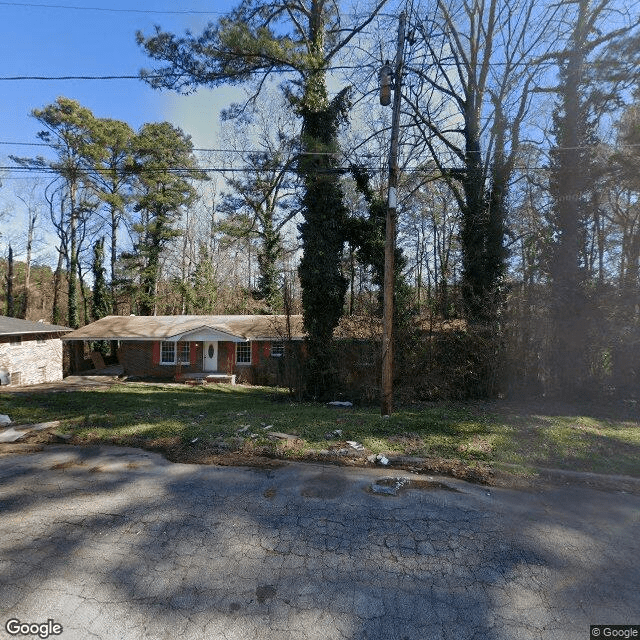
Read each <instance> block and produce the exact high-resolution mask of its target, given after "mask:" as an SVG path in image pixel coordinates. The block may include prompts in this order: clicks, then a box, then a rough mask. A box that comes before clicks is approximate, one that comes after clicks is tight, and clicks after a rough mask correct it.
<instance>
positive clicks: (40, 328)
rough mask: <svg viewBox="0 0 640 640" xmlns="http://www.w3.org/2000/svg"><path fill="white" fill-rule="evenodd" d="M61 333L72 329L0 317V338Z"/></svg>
mask: <svg viewBox="0 0 640 640" xmlns="http://www.w3.org/2000/svg"><path fill="white" fill-rule="evenodd" d="M63 331H65V332H67V331H72V329H69V327H61V326H59V325H56V324H47V323H45V322H33V321H32V320H21V319H20V318H8V317H7V316H0V336H16V335H23V334H26V333H61V332H63Z"/></svg>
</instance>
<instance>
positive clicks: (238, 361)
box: [64, 315, 379, 384]
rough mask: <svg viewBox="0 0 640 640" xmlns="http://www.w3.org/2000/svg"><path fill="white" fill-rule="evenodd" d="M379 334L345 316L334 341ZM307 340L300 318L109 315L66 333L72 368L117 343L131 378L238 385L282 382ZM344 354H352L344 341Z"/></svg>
mask: <svg viewBox="0 0 640 640" xmlns="http://www.w3.org/2000/svg"><path fill="white" fill-rule="evenodd" d="M367 322H369V321H367ZM376 333H378V335H379V327H377V328H376V327H374V328H373V329H371V328H370V327H369V326H368V325H365V324H364V323H362V322H358V321H357V320H355V319H353V318H351V319H348V318H344V319H343V321H342V322H341V325H340V326H339V327H338V328H337V329H336V332H335V337H336V338H342V339H347V340H350V341H351V342H354V341H357V342H359V343H360V344H362V343H368V344H371V338H373V341H374V342H375V341H376V337H375V334H376ZM304 338H305V332H304V329H303V319H302V316H301V315H291V316H285V315H251V316H247V315H216V316H204V315H198V316H196V315H184V316H135V315H132V316H107V317H105V318H102V319H101V320H98V321H96V322H93V323H91V324H88V325H86V326H84V327H81V328H80V329H77V330H75V331H73V332H71V333H68V334H67V335H65V336H64V342H65V343H66V344H67V345H69V347H70V350H71V351H72V354H71V358H70V359H71V362H72V369H73V363H74V362H75V363H76V365H77V364H78V363H80V362H82V361H83V360H84V355H83V354H85V353H86V346H87V345H89V344H90V343H91V342H95V341H102V340H106V341H111V342H113V341H117V345H118V348H117V354H118V362H119V364H120V365H121V366H122V367H123V370H124V374H125V375H127V376H130V377H131V376H136V377H141V378H164V379H176V380H181V379H186V380H188V379H190V378H196V379H197V378H209V379H210V380H225V379H227V380H229V379H230V378H231V376H235V378H237V380H238V381H239V382H240V381H242V382H249V383H255V382H258V383H260V384H271V383H277V382H280V383H282V375H283V371H282V369H283V365H284V362H283V361H284V358H283V356H284V355H285V353H289V352H293V351H294V350H295V352H296V353H297V354H301V353H303V352H304ZM342 350H343V351H344V353H345V354H346V353H347V352H348V348H347V346H346V342H345V345H344V348H343V349H342ZM377 350H378V349H377V347H375V351H376V352H377ZM360 352H361V349H359V350H358V353H359V354H360ZM74 353H75V356H74ZM356 359H357V360H359V362H360V364H358V365H357V366H361V365H366V366H370V364H371V363H370V357H368V356H367V358H365V360H366V363H365V362H364V361H363V359H362V357H361V355H357V356H355V357H354V360H356ZM290 362H291V359H289V363H290ZM289 366H291V364H289ZM76 369H77V366H76Z"/></svg>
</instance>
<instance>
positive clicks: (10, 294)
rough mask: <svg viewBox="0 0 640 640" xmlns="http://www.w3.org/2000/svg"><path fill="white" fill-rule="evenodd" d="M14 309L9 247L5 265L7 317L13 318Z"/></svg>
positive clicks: (11, 252)
mask: <svg viewBox="0 0 640 640" xmlns="http://www.w3.org/2000/svg"><path fill="white" fill-rule="evenodd" d="M14 314H15V309H14V305H13V248H12V247H11V245H9V258H8V264H7V317H9V318H13V316H14Z"/></svg>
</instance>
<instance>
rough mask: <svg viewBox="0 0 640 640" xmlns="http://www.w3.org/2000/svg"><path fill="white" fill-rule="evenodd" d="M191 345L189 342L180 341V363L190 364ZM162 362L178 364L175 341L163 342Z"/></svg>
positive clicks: (161, 345) (161, 349)
mask: <svg viewBox="0 0 640 640" xmlns="http://www.w3.org/2000/svg"><path fill="white" fill-rule="evenodd" d="M190 346H191V343H189V342H179V343H178V356H179V358H180V364H189V363H190V362H191V360H190V355H191V349H190ZM160 364H176V343H175V342H162V343H161V344H160Z"/></svg>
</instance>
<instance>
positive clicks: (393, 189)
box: [380, 11, 406, 416]
mask: <svg viewBox="0 0 640 640" xmlns="http://www.w3.org/2000/svg"><path fill="white" fill-rule="evenodd" d="M405 20H406V14H405V12H404V11H403V12H402V13H401V14H400V21H399V24H398V46H397V50H396V60H395V71H394V75H395V77H394V87H393V114H392V117H391V151H390V152H389V194H388V199H387V219H386V233H385V241H384V290H383V297H384V301H383V315H382V406H381V413H382V415H383V416H388V415H391V411H392V401H393V299H394V295H393V290H394V266H393V259H394V253H395V246H396V209H397V206H398V194H397V187H398V134H399V130H400V99H401V93H402V58H403V55H404V32H405ZM382 75H383V74H382V73H381V80H382V79H383V78H382ZM383 90H384V82H383V84H382V86H381V94H380V102H381V103H382V104H384V102H383V95H384V91H383ZM387 104H388V102H387Z"/></svg>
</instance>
